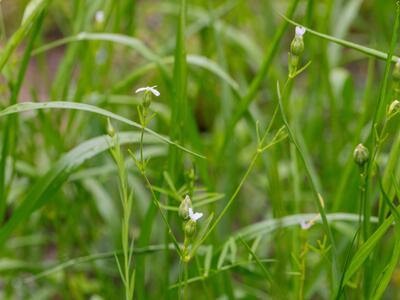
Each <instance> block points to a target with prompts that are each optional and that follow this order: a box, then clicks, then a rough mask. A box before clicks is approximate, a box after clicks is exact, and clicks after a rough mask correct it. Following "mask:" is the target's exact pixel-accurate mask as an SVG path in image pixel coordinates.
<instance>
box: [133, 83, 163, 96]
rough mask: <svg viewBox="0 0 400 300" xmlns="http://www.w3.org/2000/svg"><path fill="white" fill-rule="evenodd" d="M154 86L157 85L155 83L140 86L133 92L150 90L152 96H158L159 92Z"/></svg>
mask: <svg viewBox="0 0 400 300" xmlns="http://www.w3.org/2000/svg"><path fill="white" fill-rule="evenodd" d="M156 87H157V86H156V85H155V86H146V87H141V88H138V89H137V90H136V92H135V93H136V94H137V93H141V92H152V93H153V95H154V96H156V97H158V96H160V92H159V91H157V90H156V89H155V88H156Z"/></svg>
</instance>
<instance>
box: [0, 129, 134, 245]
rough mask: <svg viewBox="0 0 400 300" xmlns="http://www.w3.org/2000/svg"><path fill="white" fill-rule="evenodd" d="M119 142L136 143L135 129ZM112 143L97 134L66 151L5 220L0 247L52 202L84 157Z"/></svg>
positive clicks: (96, 153)
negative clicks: (18, 227) (31, 216)
mask: <svg viewBox="0 0 400 300" xmlns="http://www.w3.org/2000/svg"><path fill="white" fill-rule="evenodd" d="M119 138H120V143H121V144H129V143H135V142H138V141H139V140H140V135H139V133H137V132H126V133H121V134H119ZM112 145H113V141H112V140H111V139H110V138H109V137H108V136H99V137H96V138H93V139H90V140H88V141H85V142H83V143H82V144H80V145H79V146H77V147H75V148H74V149H72V150H71V151H69V152H68V153H67V154H65V155H64V156H62V157H61V158H60V159H59V160H58V161H57V162H56V163H55V164H54V165H53V167H52V168H51V169H50V170H49V171H48V172H47V173H46V174H45V175H43V176H42V177H41V178H40V179H39V180H38V181H37V182H36V183H35V184H34V185H33V186H32V188H31V189H30V192H29V193H28V194H27V195H26V197H25V200H24V201H23V202H22V204H21V205H20V206H19V207H17V208H16V209H15V210H14V212H13V214H12V215H11V217H10V219H9V220H8V221H7V223H6V224H5V225H4V226H2V227H1V228H0V249H1V248H2V247H3V246H4V242H5V241H6V239H7V238H8V237H9V235H10V234H11V232H12V231H13V230H14V229H15V228H16V227H17V226H18V225H19V224H20V223H21V222H23V221H26V220H27V219H28V218H29V215H30V214H31V213H32V212H33V211H35V210H37V209H39V208H40V207H42V206H43V205H45V204H46V203H47V202H49V201H51V200H52V199H54V198H52V196H53V195H54V193H55V192H56V191H58V189H59V188H60V187H61V185H62V184H63V183H64V182H65V181H66V180H67V179H68V177H69V175H70V174H71V173H72V172H73V171H74V170H75V169H76V168H78V167H79V166H80V165H82V164H83V163H84V162H85V161H86V160H88V159H90V158H92V157H94V156H96V155H98V154H99V153H101V152H104V151H106V150H107V149H109V148H110V147H111V146H112Z"/></svg>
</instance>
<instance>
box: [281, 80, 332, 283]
mask: <svg viewBox="0 0 400 300" xmlns="http://www.w3.org/2000/svg"><path fill="white" fill-rule="evenodd" d="M277 92H278V102H279V110H280V112H281V116H282V120H283V123H284V124H285V126H286V130H287V131H288V135H289V138H290V141H291V142H292V143H293V144H294V146H295V147H296V149H297V152H298V153H299V156H300V159H301V160H302V162H303V165H304V168H305V170H306V173H307V176H308V178H309V180H310V183H311V188H312V191H313V194H314V199H315V202H316V205H317V208H318V212H319V213H320V215H321V219H322V224H323V226H324V230H325V233H326V235H327V236H328V239H329V242H330V244H331V247H332V255H331V256H332V264H333V266H332V272H333V279H334V281H336V280H337V278H338V274H339V273H338V268H337V259H336V246H335V240H334V238H333V234H332V230H331V228H330V226H329V222H328V219H327V217H326V213H325V208H324V206H323V203H322V202H321V194H320V193H319V191H318V188H317V184H316V180H315V178H314V176H313V174H312V172H311V168H310V166H309V165H308V162H307V160H306V159H305V156H304V154H303V149H302V148H301V147H300V145H299V144H298V143H297V140H296V138H295V136H294V133H293V132H292V129H291V127H290V125H289V122H288V119H287V117H286V114H285V111H284V109H283V104H282V95H281V90H280V86H279V82H277Z"/></svg>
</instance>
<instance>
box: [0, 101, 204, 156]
mask: <svg viewBox="0 0 400 300" xmlns="http://www.w3.org/2000/svg"><path fill="white" fill-rule="evenodd" d="M48 108H58V109H73V110H80V111H87V112H91V113H95V114H98V115H102V116H105V117H109V118H110V119H114V120H117V121H120V122H123V123H125V124H128V125H130V126H133V127H136V128H138V129H141V128H142V126H141V125H140V124H138V123H136V122H134V121H131V120H129V119H127V118H125V117H122V116H120V115H117V114H115V113H112V112H110V111H108V110H105V109H103V108H99V107H96V106H93V105H90V104H85V103H77V102H68V101H52V102H37V103H36V102H24V103H18V104H15V105H12V106H9V107H7V108H6V109H4V110H2V111H0V118H1V117H3V116H6V115H10V114H15V113H20V112H24V111H31V110H37V109H48ZM145 131H146V132H147V133H149V134H151V135H153V136H155V137H157V138H158V139H160V140H162V141H163V142H165V143H168V144H170V145H173V146H175V147H177V148H178V149H181V150H183V151H185V152H187V153H189V154H192V155H194V156H197V157H199V158H205V156H203V155H201V154H197V153H195V152H193V151H191V150H189V149H187V148H185V147H183V146H181V145H179V144H177V143H175V142H172V141H171V140H169V139H168V138H166V137H164V136H162V135H160V134H158V133H157V132H155V131H153V130H151V129H149V128H145Z"/></svg>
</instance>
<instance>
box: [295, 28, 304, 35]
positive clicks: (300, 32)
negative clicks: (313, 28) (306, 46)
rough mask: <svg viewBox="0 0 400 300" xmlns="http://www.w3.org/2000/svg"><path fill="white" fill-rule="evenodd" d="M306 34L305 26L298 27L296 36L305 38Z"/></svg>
mask: <svg viewBox="0 0 400 300" xmlns="http://www.w3.org/2000/svg"><path fill="white" fill-rule="evenodd" d="M305 33H306V29H305V28H304V27H303V26H296V35H298V36H303V35H304V34H305Z"/></svg>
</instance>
